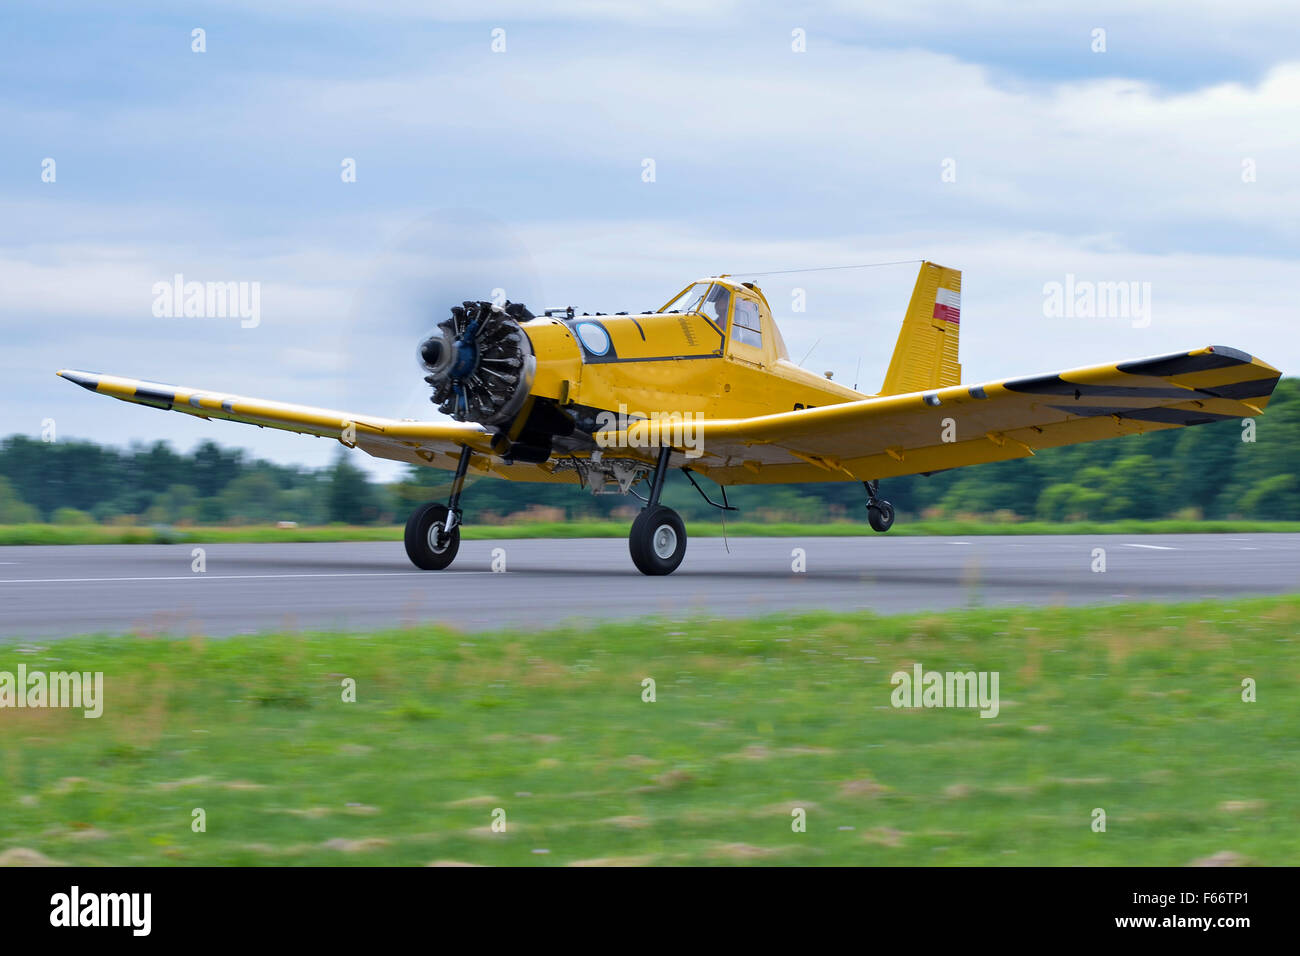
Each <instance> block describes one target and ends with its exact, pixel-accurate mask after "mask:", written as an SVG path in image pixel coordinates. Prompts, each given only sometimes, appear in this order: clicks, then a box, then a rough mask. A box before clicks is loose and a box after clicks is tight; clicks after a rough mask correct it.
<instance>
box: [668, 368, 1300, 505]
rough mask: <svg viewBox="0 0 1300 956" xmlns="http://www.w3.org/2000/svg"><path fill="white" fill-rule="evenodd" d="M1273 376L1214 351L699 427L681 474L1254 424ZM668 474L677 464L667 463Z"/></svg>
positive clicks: (826, 476)
mask: <svg viewBox="0 0 1300 956" xmlns="http://www.w3.org/2000/svg"><path fill="white" fill-rule="evenodd" d="M1280 375H1281V373H1280V372H1278V370H1277V369H1275V368H1273V367H1272V366H1271V365H1269V364H1268V363H1266V362H1263V361H1261V360H1260V359H1257V358H1254V357H1253V356H1250V355H1247V354H1246V353H1245V352H1240V351H1238V350H1236V349H1232V348H1227V347H1225V346H1210V347H1207V348H1202V349H1197V350H1194V351H1191V352H1178V353H1175V354H1172V355H1161V356H1156V357H1152V358H1146V359H1138V360H1136V361H1131V362H1120V363H1117V364H1115V365H1096V366H1091V367H1088V368H1077V369H1071V370H1069V371H1065V372H1059V373H1056V374H1050V375H1038V376H1034V377H1031V378H1017V379H1009V380H1007V381H1001V382H989V383H986V384H983V385H972V386H967V385H953V386H949V387H946V388H940V389H936V390H933V391H926V392H912V393H910V394H906V395H890V396H884V397H880V398H870V399H865V400H863V401H854V402H846V403H844V404H839V405H827V406H823V407H820V408H812V409H801V410H798V411H790V412H782V413H779V414H775V415H764V416H761V417H758V418H750V419H737V420H725V421H724V420H715V421H705V422H701V423H699V426H698V429H699V431H698V435H697V436H696V441H697V447H698V448H699V449H701V450H702V452H703V454H702V456H701V457H698V458H694V459H692V458H685V457H683V458H682V459H681V460H680V464H685V465H688V466H689V467H691V468H693V469H698V470H699V471H702V472H704V473H705V474H707V475H708V476H709V477H710V478H712V479H714V480H716V481H718V482H720V483H722V484H759V483H764V484H766V483H783V482H801V481H845V480H851V479H856V480H868V479H877V478H891V477H897V476H899V475H912V474H927V473H930V472H936V471H942V470H944V469H948V468H958V467H961V466H964V465H975V464H981V463H984V462H992V461H1004V460H1006V459H1010V458H1023V457H1026V456H1028V455H1032V454H1034V453H1035V451H1037V450H1038V449H1039V448H1051V447H1054V446H1057V445H1073V444H1077V443H1079V442H1086V441H1095V440H1097V439H1101V438H1112V437H1117V436H1121V435H1130V434H1134V433H1138V432H1147V431H1154V430H1158V429H1165V428H1178V427H1182V426H1186V425H1200V424H1204V423H1207V422H1216V421H1229V420H1234V419H1235V420H1241V419H1243V418H1250V417H1253V416H1255V415H1258V414H1260V413H1261V412H1262V411H1263V410H1264V406H1265V405H1267V404H1268V400H1269V397H1270V396H1271V395H1272V393H1273V387H1274V386H1275V385H1276V384H1277V381H1278V378H1279V377H1280ZM673 463H674V464H678V463H679V460H678V458H677V456H674V459H673Z"/></svg>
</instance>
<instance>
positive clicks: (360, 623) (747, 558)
mask: <svg viewBox="0 0 1300 956" xmlns="http://www.w3.org/2000/svg"><path fill="white" fill-rule="evenodd" d="M194 547H195V546H194V545H189V544H178V545H87V546H49V547H0V640H12V639H15V638H28V637H55V636H64V635H69V634H85V633H94V632H116V633H120V632H136V633H141V634H177V635H192V634H206V635H229V634H238V633H245V632H250V631H259V630H266V629H270V628H290V629H309V628H310V629H319V628H340V629H365V628H372V627H389V626H395V625H403V624H410V623H414V622H422V621H437V622H444V623H447V624H451V625H455V626H457V627H460V628H464V629H482V628H495V627H501V626H507V625H527V626H530V627H539V626H545V625H547V624H555V623H559V622H563V621H566V620H591V619H599V618H631V617H643V616H648V615H658V616H662V617H667V618H670V619H679V618H684V617H689V616H693V615H699V614H708V615H725V616H740V615H750V614H759V613H764V612H772V611H781V610H792V609H807V608H821V609H833V610H844V611H852V610H855V609H871V610H873V611H878V612H885V613H887V612H898V611H918V610H929V609H941V608H950V607H957V606H967V605H977V604H978V605H1010V604H1029V605H1049V604H1084V603H1106V602H1116V601H1132V600H1153V601H1180V600H1193V599H1197V598H1205V597H1230V596H1235V595H1245V594H1278V593H1286V592H1293V591H1300V535H1295V534H1259V535H1134V536H1122V535H1111V536H1106V535H1069V536H1051V537H1027V536H1026V537H982V536H976V537H970V538H920V537H916V538H907V537H889V536H877V537H869V538H741V539H734V538H733V539H732V540H731V543H730V547H731V550H730V553H728V552H727V550H726V547H725V546H724V544H723V541H722V539H721V538H695V539H692V540H691V541H690V544H689V547H688V549H687V554H686V559H685V561H683V563H682V566H681V567H680V568H679V569H678V570H677V572H676V573H675V574H673V575H671V576H669V577H665V578H648V577H644V576H642V575H641V574H639V573H638V572H637V571H636V570H635V568H633V566H632V561H631V559H630V558H629V556H628V551H627V542H626V540H623V539H580V540H568V541H537V540H509V541H465V542H462V544H461V550H460V555H459V557H458V558H457V559H456V563H455V564H454V565H452V567H451V568H450V569H448V570H446V571H418V570H416V569H415V568H413V567H412V566H411V565H410V564H409V563H408V562H407V560H406V555H405V552H404V551H403V549H402V545H401V543H400V542H392V543H387V542H385V543H339V544H213V545H207V546H205V550H206V571H205V572H203V573H195V572H194V571H192V570H191V563H192V560H193V559H192V558H191V551H192V550H193V548H194ZM497 548H500V549H502V551H503V554H504V559H505V568H506V570H505V571H504V572H494V571H493V570H492V563H493V551H494V549H497ZM796 548H801V549H803V551H804V554H805V560H806V567H807V570H806V571H805V572H803V573H796V572H794V571H792V562H793V561H794V560H795V559H794V557H793V556H792V553H793V552H794V549H796ZM1095 548H1103V549H1104V550H1105V560H1106V570H1105V571H1104V572H1101V573H1099V572H1095V571H1093V570H1092V566H1093V564H1094V561H1095V558H1094V556H1093V550H1094V549H1095Z"/></svg>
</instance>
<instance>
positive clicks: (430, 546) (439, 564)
mask: <svg viewBox="0 0 1300 956" xmlns="http://www.w3.org/2000/svg"><path fill="white" fill-rule="evenodd" d="M447 514H448V509H447V506H446V505H444V504H439V503H437V502H434V503H433V504H427V505H422V506H421V507H419V508H416V509H415V511H413V512H412V513H411V517H410V518H408V519H407V521H406V556H407V557H408V558H410V559H411V563H412V564H414V565H415V566H416V567H417V568H420V569H421V570H423V571H441V570H442V569H443V568H445V567H447V566H448V565H450V564H451V562H452V561H454V560H456V552H457V551H459V550H460V525H459V524H454V525H453V526H452V529H451V532H450V533H448V532H447V530H446V529H447Z"/></svg>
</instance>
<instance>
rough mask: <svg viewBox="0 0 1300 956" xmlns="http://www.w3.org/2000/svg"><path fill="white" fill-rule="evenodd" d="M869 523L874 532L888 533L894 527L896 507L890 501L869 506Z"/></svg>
mask: <svg viewBox="0 0 1300 956" xmlns="http://www.w3.org/2000/svg"><path fill="white" fill-rule="evenodd" d="M867 522H868V523H869V524H870V525H871V529H872V530H873V531H888V530H889V529H890V528H892V527H893V526H894V506H893V505H891V504H890V503H889V502H888V501H877V502H876V503H875V504H870V505H867Z"/></svg>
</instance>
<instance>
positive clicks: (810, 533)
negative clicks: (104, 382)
mask: <svg viewBox="0 0 1300 956" xmlns="http://www.w3.org/2000/svg"><path fill="white" fill-rule="evenodd" d="M631 524H632V523H631V521H554V522H528V523H520V524H509V525H476V524H468V525H466V526H465V528H464V530H463V532H462V533H463V536H464V538H465V540H467V541H475V540H478V541H483V540H499V539H502V538H625V537H627V533H628V529H629V528H630V527H631ZM402 530H403V529H402V528H401V527H400V526H397V525H382V526H373V525H364V526H361V525H325V526H322V527H301V528H276V527H271V526H267V525H244V526H239V527H197V528H195V527H190V528H173V527H123V526H116V525H55V524H17V525H0V545H32V544H190V543H193V544H217V543H223V542H225V543H233V542H268V541H400V540H402ZM1271 532H1272V533H1275V532H1291V533H1296V532H1300V521H1188V520H1180V519H1172V518H1171V519H1167V520H1159V521H1146V520H1136V519H1134V520H1127V521H1071V522H1052V521H1022V522H1017V523H1009V522H1007V523H994V522H980V521H956V520H940V519H928V520H921V521H906V520H900V521H899V522H898V523H897V524H895V525H894V527H893V528H892V529H891V530H890V532H889V533H890V534H891V535H920V536H924V535H934V536H939V537H963V536H969V535H988V534H1012V535H1022V534H1252V533H1271ZM689 533H690V534H691V535H692V536H693V537H700V538H716V537H721V536H722V533H723V527H722V525H721V524H720V523H717V522H704V521H692V522H690V523H689ZM726 533H727V534H729V535H734V536H736V537H748V538H760V537H766V538H786V537H859V536H866V535H872V534H875V532H873V531H872V530H871V528H870V527H869V526H868V525H867V524H866V523H865V522H862V523H858V522H851V521H835V522H822V523H802V522H767V523H765V522H758V521H735V522H732V521H729V522H727V525H726Z"/></svg>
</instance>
